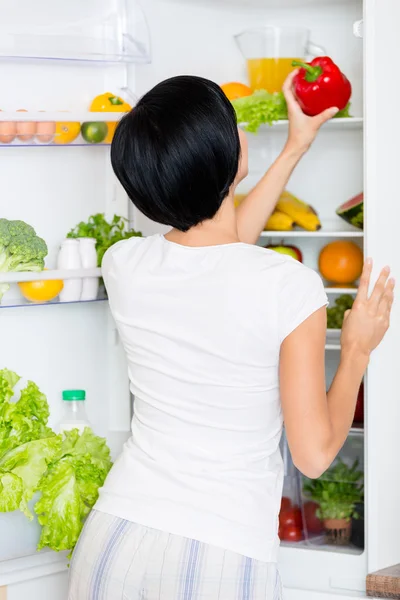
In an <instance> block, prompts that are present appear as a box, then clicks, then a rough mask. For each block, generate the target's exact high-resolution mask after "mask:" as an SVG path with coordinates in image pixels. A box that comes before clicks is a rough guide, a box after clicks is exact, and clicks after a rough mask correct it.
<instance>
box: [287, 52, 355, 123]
mask: <svg viewBox="0 0 400 600" xmlns="http://www.w3.org/2000/svg"><path fill="white" fill-rule="evenodd" d="M292 65H293V66H294V67H300V70H299V72H298V73H297V75H296V76H295V78H294V80H293V88H294V93H295V96H296V98H297V100H298V102H299V104H300V106H301V108H302V111H303V112H304V113H305V114H306V115H309V116H310V117H314V116H315V115H318V114H320V113H321V112H323V111H324V110H326V109H327V108H333V107H334V106H335V107H336V108H338V109H339V110H343V109H344V108H346V106H347V104H348V102H349V100H350V96H351V84H350V81H349V80H348V79H347V77H346V76H345V75H343V73H342V72H341V71H340V69H339V67H338V66H337V65H335V63H334V62H333V60H332V59H330V58H329V57H328V56H320V57H318V58H314V60H313V61H311V62H310V63H305V62H300V61H296V60H294V61H293V62H292Z"/></svg>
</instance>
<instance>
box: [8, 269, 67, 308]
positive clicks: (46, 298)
mask: <svg viewBox="0 0 400 600" xmlns="http://www.w3.org/2000/svg"><path fill="white" fill-rule="evenodd" d="M44 270H45V271H47V269H44ZM18 286H19V289H20V290H21V294H22V295H23V296H24V298H26V300H29V302H39V303H40V302H50V301H51V300H54V298H57V296H58V294H59V293H60V292H61V290H62V289H63V287H64V282H63V281H62V280H61V279H44V280H41V281H21V282H20V283H19V284H18Z"/></svg>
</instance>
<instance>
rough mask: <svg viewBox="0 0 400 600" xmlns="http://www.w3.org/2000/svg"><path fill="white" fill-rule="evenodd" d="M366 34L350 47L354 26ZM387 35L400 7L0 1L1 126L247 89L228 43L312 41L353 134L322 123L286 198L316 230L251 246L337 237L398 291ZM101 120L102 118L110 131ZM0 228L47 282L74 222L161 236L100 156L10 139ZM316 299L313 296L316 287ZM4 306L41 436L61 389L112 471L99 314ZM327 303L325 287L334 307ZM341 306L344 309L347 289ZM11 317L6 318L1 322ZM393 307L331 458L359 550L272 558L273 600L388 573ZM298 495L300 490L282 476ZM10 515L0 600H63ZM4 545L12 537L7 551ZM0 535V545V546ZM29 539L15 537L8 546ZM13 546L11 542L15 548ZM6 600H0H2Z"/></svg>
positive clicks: (7, 354)
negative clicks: (359, 508)
mask: <svg viewBox="0 0 400 600" xmlns="http://www.w3.org/2000/svg"><path fill="white" fill-rule="evenodd" d="M361 20H363V23H362V26H361V25H360V24H358V25H357V27H358V31H360V32H362V36H363V37H362V38H361V37H357V36H356V35H354V31H353V28H354V24H355V23H357V22H359V21H361ZM399 21H400V5H399V3H398V0H379V2H378V0H364V3H363V2H362V1H361V0H342V1H340V2H339V1H338V0H209V1H206V0H142V5H141V7H140V6H139V4H138V3H137V2H135V1H134V0H100V1H99V0H97V1H95V0H85V2H84V3H82V2H80V1H79V0H70V2H68V3H67V4H65V3H64V4H63V5H62V6H61V4H60V5H58V3H57V6H55V5H54V3H52V2H50V1H49V0H40V1H39V3H35V4H34V5H32V4H31V3H30V2H29V0H15V1H14V2H13V3H12V5H10V3H9V2H7V1H6V0H0V34H1V35H0V59H1V60H0V74H1V81H2V94H1V101H0V108H1V109H2V111H3V112H0V121H7V119H8V116H7V115H8V113H12V114H10V115H9V117H10V120H11V118H19V119H21V118H22V117H21V113H16V112H15V111H18V110H21V109H24V110H27V111H29V113H30V117H29V118H30V119H31V120H35V119H36V120H37V121H40V120H41V119H43V116H42V115H41V114H40V113H39V111H43V110H44V111H46V112H48V113H49V114H48V115H46V119H47V118H48V119H49V121H57V122H59V121H60V119H61V117H60V114H61V115H62V114H63V113H61V112H60V111H69V114H67V113H65V114H64V115H63V116H62V120H63V121H67V122H71V121H73V122H80V123H82V122H85V121H88V120H91V121H92V120H96V119H98V120H102V119H103V120H105V117H104V115H103V116H100V115H97V116H96V119H95V118H94V116H93V115H89V113H88V110H89V105H90V102H91V100H92V98H93V97H95V96H96V95H98V94H101V93H103V92H106V91H111V92H113V93H116V94H119V93H123V94H125V95H127V96H128V97H129V98H130V99H134V98H138V97H140V96H141V95H142V94H143V93H145V92H146V91H147V90H148V89H150V88H151V87H152V86H153V85H155V84H156V83H158V82H159V81H160V80H162V79H166V78H168V77H170V76H174V75H178V74H194V75H200V76H203V77H207V78H209V79H212V80H214V81H216V82H217V83H219V84H223V83H226V82H229V81H242V82H247V73H246V64H245V60H244V58H243V57H242V55H241V53H240V51H239V49H238V47H237V44H236V42H235V39H234V36H235V35H236V34H238V33H240V32H242V31H244V30H247V29H252V28H256V27H261V26H269V25H278V26H296V27H307V28H308V29H310V32H311V39H312V41H313V42H314V43H315V44H317V45H318V46H321V47H323V48H324V50H325V51H326V54H327V55H328V56H331V57H332V59H333V60H334V61H335V62H337V63H338V65H339V66H340V68H341V69H342V71H343V72H344V73H345V74H346V75H347V76H348V78H349V79H350V81H351V83H352V86H353V95H352V99H351V115H352V117H353V118H352V119H347V120H346V119H338V120H337V121H332V122H331V123H329V124H327V125H326V126H324V128H323V130H322V131H321V133H320V135H319V137H318V139H317V141H316V142H315V144H314V145H313V147H312V149H311V150H310V152H309V153H308V154H307V156H306V157H305V158H304V160H303V161H302V162H301V164H300V166H299V167H298V168H297V169H296V171H295V173H294V174H293V176H292V178H291V180H290V182H289V185H288V187H287V189H288V190H289V191H291V192H293V193H294V194H295V195H296V196H298V197H300V198H301V199H303V200H304V201H306V202H307V203H309V204H311V205H312V206H314V207H315V208H316V210H317V211H318V213H319V216H320V219H321V222H322V229H321V230H320V231H319V232H317V233H304V232H301V233H298V232H290V234H286V235H285V236H283V235H282V234H281V233H271V232H268V233H267V232H264V234H263V236H262V237H261V238H260V240H259V244H260V245H264V246H265V245H267V244H274V243H275V244H279V243H280V242H281V240H284V241H285V242H286V243H292V244H295V245H296V246H298V247H299V248H300V249H301V251H302V253H303V257H304V262H305V264H307V265H309V266H311V267H312V268H314V269H317V268H318V254H319V251H320V249H321V248H322V247H323V246H324V245H326V244H327V243H328V242H330V241H333V240H335V239H350V240H352V241H354V242H355V243H357V244H358V245H359V246H360V247H362V248H364V255H365V256H373V257H374V259H375V263H376V268H375V272H376V271H377V270H378V269H379V268H381V267H383V266H384V265H385V264H390V265H391V266H392V269H393V275H394V277H397V279H399V280H400V258H399V253H398V252H396V251H395V249H396V243H397V238H398V223H399V220H400V209H399V204H398V200H397V185H398V176H397V171H398V143H397V140H398V139H400V121H399V119H398V84H397V78H396V71H395V66H394V63H395V59H396V57H397V54H398V52H397V46H398V42H396V39H397V33H398V31H397V30H398V27H397V24H398V22H399ZM113 118H114V120H115V118H116V117H115V116H114V117H113V115H107V121H110V120H111V121H112V120H113ZM286 135H287V124H286V123H284V122H283V123H279V124H276V125H274V126H272V127H269V126H263V127H262V128H261V129H260V131H259V132H258V134H256V135H253V134H248V139H249V153H250V174H249V177H248V178H247V180H246V181H245V182H243V183H242V184H241V187H240V189H239V190H238V191H239V192H241V193H246V192H247V191H248V190H249V189H250V188H251V187H252V186H253V185H254V184H255V183H256V181H257V180H258V179H259V178H260V176H261V175H262V174H263V173H264V172H265V170H266V169H267V168H268V167H269V165H270V164H271V163H272V161H273V160H274V158H275V157H276V156H277V155H278V153H279V151H280V150H281V149H282V147H283V144H284V141H285V137H286ZM0 174H1V181H2V186H3V188H2V194H1V200H0V207H1V211H0V212H1V214H0V217H5V218H8V219H22V220H24V221H26V222H28V223H30V224H32V225H33V226H34V227H35V228H36V230H37V232H38V234H39V235H41V236H42V237H44V238H45V239H46V241H47V243H48V245H49V257H48V261H47V264H46V266H47V267H48V268H55V266H56V256H57V252H58V248H59V246H60V243H61V242H62V240H63V239H64V238H65V236H66V234H67V233H68V231H69V230H70V229H71V228H72V227H74V226H75V225H76V224H77V223H78V222H79V221H82V220H87V218H88V216H89V215H92V214H95V213H105V214H106V215H107V216H112V215H114V214H118V215H122V216H127V217H129V218H130V221H131V224H132V225H133V227H134V228H135V229H136V230H139V231H142V233H143V234H144V235H150V234H152V233H156V232H160V231H161V232H164V231H165V228H162V227H160V226H159V225H157V224H155V223H152V222H151V221H149V220H148V219H147V218H145V217H144V216H143V215H141V214H140V213H138V212H137V211H136V210H133V209H131V208H130V206H129V202H128V199H127V197H126V195H125V194H124V192H123V191H122V190H121V188H120V187H119V185H118V184H117V183H116V180H115V178H114V176H113V174H112V170H111V166H110V157H109V145H108V144H106V143H100V144H92V145H91V144H88V143H85V141H84V140H83V138H82V137H81V136H79V137H77V138H76V140H75V141H74V142H72V143H71V144H65V145H63V144H57V143H55V141H52V142H50V143H47V144H46V143H42V142H41V141H40V139H36V140H33V141H32V140H31V141H30V142H22V141H18V139H16V140H14V141H13V142H12V143H10V144H2V143H0ZM362 191H364V196H365V225H364V232H360V231H356V230H354V229H353V228H349V227H346V223H344V221H342V220H341V219H340V218H339V217H337V216H336V214H335V211H336V209H337V207H338V206H339V205H340V204H342V203H343V202H345V201H346V200H348V199H350V198H351V197H353V196H355V195H356V194H359V193H360V192H362ZM327 287H328V284H327ZM13 290H14V292H13V293H14V295H12V294H11V292H10V294H11V295H10V298H11V300H10V302H8V304H11V306H6V305H4V306H2V307H0V327H1V339H2V344H1V349H0V359H1V360H0V369H1V368H3V367H7V368H9V369H11V370H13V371H16V372H17V373H20V374H21V375H23V377H24V378H26V379H32V380H33V381H35V382H36V383H37V384H38V385H39V386H40V388H41V389H42V390H43V391H44V392H45V393H46V395H47V397H48V400H49V403H50V410H51V425H55V423H57V422H58V421H59V420H60V418H61V416H62V402H61V391H62V390H63V389H71V388H74V389H80V388H81V389H85V390H86V395H87V401H86V406H87V413H88V417H89V420H90V422H91V423H92V424H93V427H94V429H95V431H96V433H98V434H99V435H104V436H106V437H107V439H108V442H109V444H110V447H111V449H112V452H113V455H114V456H115V455H116V454H117V453H118V452H119V450H120V448H121V446H122V444H123V442H124V441H125V439H126V438H127V436H128V435H129V428H130V418H131V398H130V394H129V386H128V381H127V374H126V366H125V363H124V357H123V352H122V349H121V347H120V344H119V341H118V335H117V332H116V330H115V328H114V325H113V321H112V319H111V317H110V314H109V309H108V305H107V301H106V300H104V299H103V298H102V299H101V300H99V301H95V302H75V303H71V304H68V303H65V304H54V305H49V306H20V304H22V302H21V301H20V299H19V298H18V290H17V286H16V285H14V284H13ZM341 293H342V290H332V289H329V287H328V295H329V299H330V300H331V301H334V300H335V299H336V298H337V297H338V296H339V295H340V294H341ZM350 293H352V294H354V290H353V291H351V290H350ZM13 306H14V307H13ZM399 328H400V310H399V309H398V306H397V304H395V306H394V310H393V318H392V329H391V331H390V332H389V335H388V336H387V340H386V341H385V343H384V345H383V346H382V347H381V348H380V349H379V350H378V351H377V352H376V353H375V354H374V355H373V357H372V360H371V364H370V367H369V371H368V375H367V377H366V379H365V399H364V404H365V425H364V429H362V430H358V431H356V432H352V433H351V434H350V436H349V440H348V443H347V444H346V446H345V449H344V452H348V456H345V458H348V457H351V456H353V457H355V456H358V457H359V459H360V465H361V466H362V467H363V468H364V472H365V546H364V548H354V547H351V548H350V547H328V546H327V545H326V544H321V546H320V547H317V545H315V544H307V543H303V542H302V543H300V544H287V543H284V544H283V546H282V549H281V552H280V563H281V564H280V568H281V574H282V578H283V583H284V587H285V592H286V598H287V599H288V600H303V599H304V600H306V599H307V600H310V599H311V600H323V599H326V600H328V599H330V598H334V597H335V598H336V597H337V596H339V597H340V598H342V599H343V600H344V599H345V598H350V597H354V596H359V597H364V596H365V578H366V575H367V573H368V572H371V571H374V570H377V569H379V568H383V567H386V566H389V565H392V564H395V563H398V562H400V545H399V543H398V540H399V539H400V523H399V520H398V519H397V518H396V516H397V508H398V506H399V504H400V485H399V478H398V457H399V456H400V436H399V435H398V423H399V422H400V408H399V406H400V405H399V403H398V401H397V398H396V384H397V377H396V367H395V365H394V360H395V357H397V356H398V355H399V350H400V337H399V336H398V334H397V332H398V331H399ZM327 344H328V347H327V353H326V365H327V383H328V384H329V381H330V379H331V377H332V375H333V372H334V369H335V367H336V365H337V364H338V360H339V355H340V344H339V342H338V340H337V339H336V340H333V341H332V340H331V341H329V340H328V341H327ZM297 481H300V480H299V479H297ZM14 517H15V515H12V516H7V514H5V515H0V559H1V562H0V600H6V599H7V600H23V599H25V598H26V597H27V596H28V595H29V597H30V598H31V599H32V600H39V599H40V600H66V581H67V561H66V558H65V556H63V555H57V554H55V553H53V552H41V553H35V551H34V541H35V535H34V534H32V530H31V532H30V534H29V533H27V532H26V528H25V527H24V523H23V521H22V520H18V518H17V519H16V520H14V521H12V518H14ZM12 531H14V532H17V531H18V532H20V535H18V536H17V535H15V536H14V538H15V542H14V541H12V539H13V536H12ZM3 532H4V534H3ZM24 535H25V536H26V538H23V536H24ZM17 538H18V539H17ZM2 594H3V596H2Z"/></svg>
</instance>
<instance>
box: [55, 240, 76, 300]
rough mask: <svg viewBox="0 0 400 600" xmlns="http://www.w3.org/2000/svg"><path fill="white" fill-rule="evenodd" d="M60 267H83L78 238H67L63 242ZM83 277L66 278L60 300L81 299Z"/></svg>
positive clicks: (58, 265) (58, 259)
mask: <svg viewBox="0 0 400 600" xmlns="http://www.w3.org/2000/svg"><path fill="white" fill-rule="evenodd" d="M57 268H58V269H67V270H68V269H81V268H82V260H81V255H80V252H79V242H78V240H73V239H66V240H64V241H63V243H62V244H61V248H60V251H59V253H58V258H57ZM81 294H82V279H66V280H65V281H64V287H63V289H62V290H61V292H60V302H76V301H78V300H80V299H81Z"/></svg>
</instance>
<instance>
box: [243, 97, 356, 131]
mask: <svg viewBox="0 0 400 600" xmlns="http://www.w3.org/2000/svg"><path fill="white" fill-rule="evenodd" d="M232 105H233V107H234V109H235V112H236V118H237V122H238V123H239V124H240V125H244V128H245V130H246V131H249V132H250V133H257V131H258V129H259V127H260V125H264V124H267V125H272V124H273V123H274V122H275V121H281V120H285V119H287V118H288V111H287V104H286V100H285V97H284V95H283V93H282V92H275V93H274V94H270V93H269V92H267V91H265V90H259V91H257V92H254V94H252V95H251V96H245V97H244V98H238V99H237V100H232ZM348 117H350V103H349V104H348V105H347V106H346V107H345V108H344V109H343V110H341V111H339V112H338V113H337V114H336V115H335V117H334V118H335V119H337V118H342V119H343V118H348Z"/></svg>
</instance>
